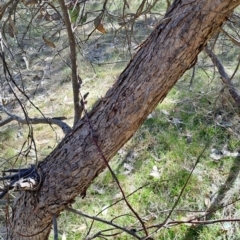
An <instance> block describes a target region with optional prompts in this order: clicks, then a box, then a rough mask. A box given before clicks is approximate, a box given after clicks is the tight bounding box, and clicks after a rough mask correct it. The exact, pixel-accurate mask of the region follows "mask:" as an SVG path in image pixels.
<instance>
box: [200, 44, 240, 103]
mask: <svg viewBox="0 0 240 240" xmlns="http://www.w3.org/2000/svg"><path fill="white" fill-rule="evenodd" d="M205 51H206V53H207V54H208V56H209V57H210V58H211V59H212V62H213V63H214V65H215V66H216V67H217V69H218V72H219V74H220V75H221V79H222V81H223V82H224V84H226V86H227V87H228V90H229V93H230V94H231V96H232V98H233V99H234V101H235V102H236V104H237V106H238V107H240V95H239V94H238V91H237V89H236V88H235V87H234V85H233V84H232V83H231V78H230V77H229V76H228V74H227V73H226V71H225V69H224V66H223V65H222V63H221V62H220V60H219V59H218V57H217V56H216V55H215V54H214V53H213V52H212V51H211V50H210V49H209V48H208V47H207V46H206V47H205Z"/></svg>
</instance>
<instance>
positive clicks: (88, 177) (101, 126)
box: [9, 0, 240, 239]
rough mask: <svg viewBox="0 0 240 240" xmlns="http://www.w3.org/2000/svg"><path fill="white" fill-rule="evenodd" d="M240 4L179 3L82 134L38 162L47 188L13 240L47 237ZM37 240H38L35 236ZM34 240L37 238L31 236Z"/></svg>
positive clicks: (81, 127) (31, 197)
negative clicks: (55, 219)
mask: <svg viewBox="0 0 240 240" xmlns="http://www.w3.org/2000/svg"><path fill="white" fill-rule="evenodd" d="M239 4H240V0H236V1H233V0H194V1H192V0H185V1H181V0H176V1H175V2H174V3H173V5H172V7H171V8H170V9H169V11H168V13H167V14H166V16H165V18H164V19H163V20H162V21H161V23H160V24H159V25H158V26H157V27H156V28H155V30H154V31H153V32H152V34H151V35H150V36H149V38H148V39H147V40H146V41H145V42H144V43H143V44H142V45H141V46H139V50H138V52H137V53H136V54H135V56H134V58H133V60H132V61H131V62H130V63H129V64H128V66H127V68H126V69H125V70H124V71H123V73H122V74H121V75H120V77H119V78H118V80H117V82H116V83H115V84H114V85H113V87H112V88H111V89H110V90H109V91H108V92H107V94H106V95H105V97H104V98H102V99H101V100H100V101H99V102H98V103H97V104H96V105H95V107H94V108H93V110H92V111H91V112H90V113H89V114H88V118H89V121H90V123H91V126H92V127H93V129H94V132H91V129H90V127H89V122H88V119H87V117H84V118H83V119H82V120H81V121H80V122H79V124H78V125H77V126H76V128H75V130H74V131H73V132H72V133H71V134H69V135H68V136H66V137H65V138H64V139H63V140H62V142H61V143H60V144H59V145H58V146H57V148H56V149H55V150H54V151H53V152H52V153H51V154H50V155H49V156H48V157H47V158H46V159H45V160H44V161H43V162H41V163H40V164H39V166H40V168H41V170H42V173H43V175H44V182H43V185H42V187H41V189H40V190H39V192H37V193H30V192H23V193H21V195H20V196H19V197H18V198H17V199H16V201H15V203H14V206H13V214H12V217H11V219H10V221H11V222H10V225H9V226H10V231H9V238H10V239H47V237H48V234H49V231H50V228H51V223H52V215H53V214H56V215H57V216H58V215H59V213H60V212H61V211H63V210H64V208H65V206H66V205H68V204H70V203H72V202H73V200H74V198H75V197H76V196H77V195H79V194H80V195H82V196H84V195H85V193H86V189H87V188H88V186H89V185H90V184H91V182H92V181H93V179H94V178H95V177H97V176H98V174H99V173H100V172H102V171H103V169H105V168H106V164H105V163H104V161H103V160H102V158H101V155H100V153H99V151H98V149H97V147H96V145H95V143H94V141H93V138H94V139H96V141H97V142H98V144H99V146H100V148H101V150H102V152H103V154H104V156H105V157H106V159H107V160H110V159H111V157H113V156H114V155H115V154H116V152H117V151H118V150H119V149H120V148H121V147H122V146H123V144H124V143H126V141H127V140H128V139H129V138H131V137H132V135H133V134H134V132H135V131H136V130H137V129H138V128H139V126H140V125H141V124H142V123H143V121H144V120H145V119H146V117H147V116H148V115H149V113H150V112H151V111H152V110H153V109H154V108H155V107H156V105H157V104H158V103H159V102H161V101H162V100H163V99H164V98H165V96H166V95H167V93H168V92H169V90H170V89H171V88H172V87H173V86H174V84H175V83H176V82H177V80H178V79H179V78H180V77H181V76H182V74H183V73H184V72H185V71H186V70H187V69H188V68H189V67H190V66H191V64H192V63H193V62H194V61H195V59H196V57H197V55H198V54H199V52H200V51H201V50H202V49H203V47H204V46H205V45H206V42H207V41H208V39H209V38H210V37H211V36H212V35H213V34H214V32H216V31H217V30H218V28H219V27H220V26H221V25H222V23H223V22H224V21H225V20H227V17H228V16H229V15H230V14H231V12H232V11H233V9H234V8H235V7H236V6H237V5H239ZM30 236H31V237H30ZM29 237H30V238H29Z"/></svg>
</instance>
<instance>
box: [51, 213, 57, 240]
mask: <svg viewBox="0 0 240 240" xmlns="http://www.w3.org/2000/svg"><path fill="white" fill-rule="evenodd" d="M52 219H53V232H54V238H53V239H54V240H58V227H57V217H56V215H55V214H53V216H52Z"/></svg>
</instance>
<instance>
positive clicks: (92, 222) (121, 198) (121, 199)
mask: <svg viewBox="0 0 240 240" xmlns="http://www.w3.org/2000/svg"><path fill="white" fill-rule="evenodd" d="M147 185H149V184H148V183H147V184H145V185H143V186H141V187H139V188H138V189H136V190H135V191H133V192H131V193H130V194H128V195H127V196H126V198H128V197H130V196H131V195H133V194H134V193H136V192H137V191H139V190H141V189H142V188H144V187H146V186H147ZM123 200H124V198H121V199H119V200H118V201H116V202H114V203H112V204H110V205H109V206H107V207H104V208H103V209H102V210H101V211H100V212H99V213H98V214H97V215H96V217H97V216H98V215H100V214H101V213H102V212H103V211H105V210H106V209H108V208H110V207H112V206H114V205H116V204H117V203H119V202H121V201H123ZM93 224H94V220H93V221H92V223H91V225H90V227H89V230H88V232H87V235H89V233H90V231H91V229H92V226H93Z"/></svg>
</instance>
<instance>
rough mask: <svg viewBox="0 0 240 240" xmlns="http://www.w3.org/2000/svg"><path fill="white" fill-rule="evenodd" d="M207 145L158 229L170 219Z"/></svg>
mask: <svg viewBox="0 0 240 240" xmlns="http://www.w3.org/2000/svg"><path fill="white" fill-rule="evenodd" d="M208 144H209V142H208V143H207V144H206V145H205V147H204V149H203V150H202V152H201V153H200V155H199V156H198V158H197V160H196V162H195V164H194V166H193V168H192V170H191V172H190V173H189V175H188V178H187V180H186V181H185V183H184V185H183V187H182V189H181V191H180V193H179V195H178V197H177V200H176V201H175V203H174V205H173V207H172V209H171V211H170V212H169V214H168V215H167V217H166V219H165V220H164V222H163V223H162V224H161V226H160V228H162V227H163V226H165V225H166V224H167V225H168V223H167V222H168V219H169V218H170V216H171V215H172V213H173V211H174V210H175V208H176V206H177V204H178V203H179V200H180V198H181V197H182V195H183V192H184V190H185V189H186V187H187V185H188V182H189V180H190V178H191V176H192V174H193V171H194V170H195V168H196V166H197V164H198V163H199V161H200V159H201V157H202V155H203V153H204V152H205V150H206V149H207V147H208ZM158 230H159V229H158Z"/></svg>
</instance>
